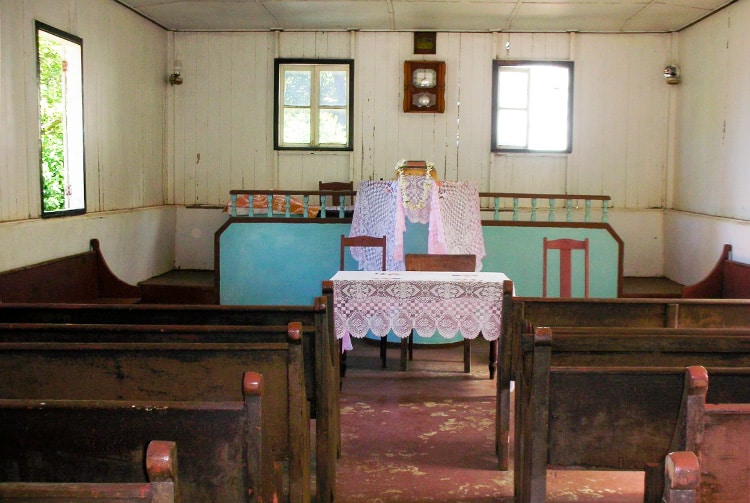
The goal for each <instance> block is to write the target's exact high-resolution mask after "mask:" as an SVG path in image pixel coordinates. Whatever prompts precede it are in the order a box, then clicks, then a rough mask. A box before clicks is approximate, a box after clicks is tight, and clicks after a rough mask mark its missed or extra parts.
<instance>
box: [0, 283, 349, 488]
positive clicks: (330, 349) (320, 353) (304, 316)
mask: <svg viewBox="0 0 750 503" xmlns="http://www.w3.org/2000/svg"><path fill="white" fill-rule="evenodd" d="M329 305H330V304H328V299H327V298H326V297H324V296H321V297H318V298H316V299H315V301H314V303H313V304H311V305H305V306H292V305H288V306H221V305H191V306H188V305H153V304H135V305H121V304H113V305H110V304H107V305H102V304H93V305H85V304H68V305H63V304H28V303H21V304H2V303H0V322H5V323H49V324H51V325H59V324H79V325H84V324H96V325H100V326H101V325H102V324H108V325H115V324H123V325H128V326H133V325H150V326H154V325H165V326H166V325H178V326H186V325H205V326H220V325H221V326H226V325H232V326H235V325H236V326H245V325H253V326H263V325H272V326H285V325H287V324H288V323H289V322H300V323H301V324H302V325H303V332H302V335H303V338H302V347H303V354H304V358H303V360H304V372H305V379H304V381H305V392H306V396H307V399H308V401H309V403H310V414H311V416H312V417H313V418H315V419H316V421H315V428H316V444H315V445H316V450H317V453H316V459H317V462H316V464H315V466H316V471H317V472H318V473H317V484H316V490H317V492H318V500H320V501H330V500H331V499H332V497H333V493H334V489H335V462H336V458H337V457H338V451H339V447H338V443H339V438H340V426H339V417H338V416H339V408H338V402H339V399H338V397H339V388H340V377H339V374H340V370H339V363H340V362H339V352H338V345H337V344H336V343H335V340H334V338H333V335H332V334H333V331H332V329H333V327H332V318H331V319H329V315H331V316H332V310H331V309H330V308H329V307H328V306H329ZM51 329H52V328H51ZM116 330H117V328H116V327H115V328H113V331H116ZM205 330H215V328H214V329H205ZM230 330H234V329H230ZM0 336H1V335H0ZM326 495H327V496H326Z"/></svg>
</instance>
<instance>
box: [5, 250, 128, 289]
mask: <svg viewBox="0 0 750 503" xmlns="http://www.w3.org/2000/svg"><path fill="white" fill-rule="evenodd" d="M139 296H140V293H139V291H138V287H137V286H135V285H130V284H128V283H125V282H124V281H122V280H121V279H120V278H118V277H117V276H115V275H114V273H112V271H111V270H110V269H109V266H108V265H107V261H106V260H104V256H103V255H102V252H101V248H100V246H99V240H98V239H92V240H91V249H90V250H89V251H86V252H83V253H76V254H74V255H69V256H66V257H60V258H57V259H53V260H48V261H46V262H41V263H38V264H33V265H29V266H26V267H20V268H18V269H12V270H10V271H4V272H0V302H103V303H110V302H115V303H133V302H137V301H138V298H139Z"/></svg>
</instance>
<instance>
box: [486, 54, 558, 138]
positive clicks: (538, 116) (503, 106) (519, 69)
mask: <svg viewBox="0 0 750 503" xmlns="http://www.w3.org/2000/svg"><path fill="white" fill-rule="evenodd" d="M492 86H493V93H492V110H493V113H492V150H493V151H495V152H529V153H533V152H560V153H569V152H571V150H572V148H573V62H572V61H508V60H498V61H495V62H494V65H493V76H492Z"/></svg>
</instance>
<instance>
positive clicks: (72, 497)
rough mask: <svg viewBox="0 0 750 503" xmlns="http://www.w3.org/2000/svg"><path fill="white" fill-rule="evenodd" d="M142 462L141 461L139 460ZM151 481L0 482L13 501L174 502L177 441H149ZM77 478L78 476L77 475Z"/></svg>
mask: <svg viewBox="0 0 750 503" xmlns="http://www.w3.org/2000/svg"><path fill="white" fill-rule="evenodd" d="M139 464H140V463H139ZM145 464H146V474H147V477H148V482H144V483H138V482H115V481H111V482H99V483H97V482H88V483H86V482H79V481H70V482H0V501H6V502H10V503H38V502H39V501H45V502H48V503H75V502H78V501H80V502H82V503H91V502H93V501H102V502H112V501H115V500H117V501H118V502H121V503H174V501H175V488H176V484H177V448H176V445H175V443H174V442H168V441H164V440H154V441H152V442H149V444H148V446H147V448H146V456H145ZM76 480H77V479H76Z"/></svg>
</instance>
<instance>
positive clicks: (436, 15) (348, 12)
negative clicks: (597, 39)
mask: <svg viewBox="0 0 750 503" xmlns="http://www.w3.org/2000/svg"><path fill="white" fill-rule="evenodd" d="M115 1H117V2H119V3H121V4H124V5H126V6H128V7H130V8H132V9H133V10H135V11H137V12H139V13H141V14H142V15H143V16H145V17H147V18H149V19H151V20H152V21H155V22H156V23H158V24H160V25H161V26H163V27H165V28H167V29H169V30H174V31H206V30H207V31H235V30H272V29H283V30H292V31H293V30H316V31H332V30H350V29H356V30H396V31H468V32H486V31H508V32H560V31H578V32H603V33H618V32H623V33H624V32H672V31H679V30H680V29H682V28H684V27H686V26H688V25H690V24H692V23H694V22H696V21H698V20H700V19H702V18H704V17H705V16H707V15H708V14H710V13H711V12H713V11H716V10H718V9H720V8H722V7H723V6H725V5H727V4H728V3H732V2H733V1H735V0H115Z"/></svg>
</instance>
